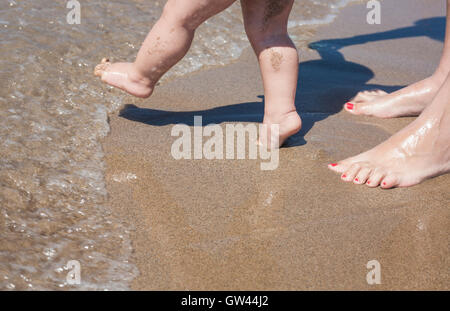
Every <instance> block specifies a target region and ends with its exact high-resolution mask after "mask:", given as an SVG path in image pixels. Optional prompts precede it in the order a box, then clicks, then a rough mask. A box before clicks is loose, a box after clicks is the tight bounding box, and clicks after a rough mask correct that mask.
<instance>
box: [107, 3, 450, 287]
mask: <svg viewBox="0 0 450 311" xmlns="http://www.w3.org/2000/svg"><path fill="white" fill-rule="evenodd" d="M444 5H445V3H444V1H440V0H439V1H438V0H430V1H423V0H403V1H399V0H395V1H394V0H385V1H383V3H382V24H381V25H368V24H367V23H366V13H367V9H366V8H365V5H361V4H355V5H351V6H349V7H347V8H345V9H343V10H342V12H341V14H340V15H339V17H338V18H337V19H336V20H335V22H334V23H333V24H330V25H325V26H322V27H320V28H319V29H318V30H317V34H316V37H315V38H314V42H315V43H313V44H312V45H311V47H312V48H313V49H311V50H310V51H308V52H306V53H303V54H302V55H301V64H300V84H299V91H298V94H297V103H296V104H297V107H298V109H299V111H300V112H301V115H302V118H303V121H304V127H303V130H302V131H301V132H300V133H299V134H298V135H296V136H295V137H293V138H291V139H290V140H289V141H288V146H287V147H286V148H283V149H281V150H280V166H279V168H278V169H277V170H274V171H261V170H260V167H259V164H260V162H259V161H258V160H204V159H203V160H180V161H177V160H174V159H173V157H172V156H171V146H172V143H173V142H174V141H175V139H176V138H175V137H171V135H170V134H171V129H172V127H173V125H174V124H177V123H186V124H188V125H192V123H193V116H194V115H202V116H203V122H204V124H207V123H211V122H214V123H220V124H221V126H222V127H224V126H225V124H227V123H232V122H236V121H238V122H260V121H261V120H262V113H263V103H262V97H261V96H262V94H263V90H262V83H261V79H260V75H259V69H258V67H257V62H256V59H255V57H254V55H253V54H252V51H250V50H246V51H245V52H244V53H243V55H242V56H241V58H240V59H239V60H238V61H236V62H235V63H233V64H231V65H229V66H226V67H220V68H213V69H210V70H207V71H202V72H199V73H196V74H191V75H189V76H187V77H184V78H180V79H176V80H173V81H170V82H167V83H165V84H163V85H161V86H160V87H158V89H157V90H156V91H155V93H154V95H153V96H152V97H151V98H150V99H147V100H137V99H132V98H129V99H127V100H128V104H129V105H128V106H126V107H125V108H124V109H123V110H122V111H121V112H120V113H118V114H115V115H111V116H110V125H111V133H110V135H109V136H108V137H107V138H106V139H105V140H104V141H103V149H104V151H105V154H106V157H105V160H106V163H107V175H106V182H107V189H108V193H109V204H110V205H111V206H112V207H113V209H114V212H115V213H117V214H118V215H120V216H121V217H122V218H123V220H124V222H126V223H128V224H131V225H132V226H133V227H134V229H135V230H134V232H133V234H132V238H133V243H132V244H133V248H134V254H133V258H132V260H133V261H135V262H136V264H137V265H138V267H139V270H140V276H139V277H138V278H136V279H135V280H134V282H133V284H132V286H133V288H134V289H137V290H143V289H145V290H310V289H318V290H331V289H340V290H350V289H356V290H377V289H394V290H400V289H427V290H428V289H441V290H442V289H447V290H448V289H449V284H450V282H449V280H450V278H449V267H450V259H449V258H450V256H449V255H450V254H449V245H450V243H449V234H448V230H449V228H450V218H449V209H448V207H449V205H450V204H449V203H450V192H449V189H450V188H449V187H450V175H446V176H441V177H438V178H435V179H432V180H429V181H427V182H425V183H423V184H421V185H418V186H416V187H412V188H408V189H393V190H388V191H386V190H381V189H369V188H367V187H365V186H356V185H353V184H347V183H343V182H341V180H340V178H339V176H338V175H336V174H334V173H333V172H331V171H329V170H328V169H327V164H328V163H330V162H332V161H335V160H339V159H342V158H345V157H348V156H351V155H355V154H357V153H359V152H362V151H365V150H367V149H369V148H371V147H373V146H375V145H376V144H378V143H380V142H382V141H383V140H385V139H387V138H388V137H389V136H390V135H391V134H392V133H394V132H396V131H398V130H399V129H401V128H402V127H404V126H405V125H406V124H408V123H409V122H411V121H412V120H413V119H412V118H402V119H395V120H380V119H375V118H370V117H356V116H351V115H349V114H347V113H345V112H344V111H341V107H342V105H343V104H344V103H345V101H346V100H347V99H349V98H351V97H352V96H353V95H354V94H355V93H356V92H357V91H359V90H361V89H365V88H369V89H370V88H374V87H379V88H382V89H384V90H387V91H392V90H394V89H396V88H398V87H401V86H403V85H407V84H409V83H412V82H414V81H417V80H419V79H422V78H424V77H426V76H427V75H429V74H431V73H432V72H433V70H434V67H435V66H436V65H437V63H438V61H439V57H440V53H441V50H442V40H443V31H444V28H443V27H444V21H445V19H444V14H445V11H444V9H445V7H444ZM113 92H116V91H115V90H114V91H113ZM374 259H375V260H378V261H379V262H380V264H381V278H382V279H381V282H382V284H381V285H373V286H370V285H368V284H367V282H366V274H367V273H368V271H369V270H368V269H367V268H366V265H367V262H368V261H370V260H374Z"/></svg>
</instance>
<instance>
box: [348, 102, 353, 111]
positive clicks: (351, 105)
mask: <svg viewBox="0 0 450 311" xmlns="http://www.w3.org/2000/svg"><path fill="white" fill-rule="evenodd" d="M346 105H347V109H348V110H353V107H354V105H353V104H352V103H347V104H346Z"/></svg>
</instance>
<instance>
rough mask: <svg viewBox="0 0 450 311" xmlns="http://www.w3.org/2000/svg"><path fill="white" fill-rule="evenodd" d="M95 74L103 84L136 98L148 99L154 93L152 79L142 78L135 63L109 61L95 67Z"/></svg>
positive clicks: (106, 60) (105, 60) (103, 61)
mask: <svg viewBox="0 0 450 311" xmlns="http://www.w3.org/2000/svg"><path fill="white" fill-rule="evenodd" d="M94 74H95V75H96V76H97V77H101V79H102V81H103V82H106V83H108V84H109V85H111V86H114V87H117V88H119V89H121V90H124V91H125V92H127V93H129V94H131V95H134V96H136V97H141V98H147V97H149V96H150V95H151V94H152V92H153V85H152V83H151V81H150V79H148V78H146V77H144V76H142V75H141V74H139V72H138V71H137V70H136V69H135V68H134V64H133V63H114V64H113V63H111V62H110V61H109V60H108V59H106V58H104V59H102V62H101V63H100V64H98V65H97V66H96V67H95V71H94Z"/></svg>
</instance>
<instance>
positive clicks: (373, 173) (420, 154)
mask: <svg viewBox="0 0 450 311" xmlns="http://www.w3.org/2000/svg"><path fill="white" fill-rule="evenodd" d="M444 123H445V122H443V121H442V116H436V115H434V116H426V117H422V116H421V117H419V118H418V119H416V120H415V121H414V122H413V123H411V124H410V125H409V126H407V127H406V128H404V129H403V130H402V131H400V132H398V133H397V134H395V135H394V136H392V137H391V138H390V139H388V140H387V141H385V142H384V143H382V144H380V145H378V146H377V147H375V148H373V149H371V150H369V151H367V152H364V153H362V154H360V155H358V156H356V157H352V158H349V159H346V160H344V161H341V162H339V163H334V164H330V165H329V168H330V169H331V170H333V171H336V172H339V173H341V174H342V175H341V178H342V180H344V181H347V182H351V181H353V182H354V183H355V184H359V185H362V184H366V185H367V186H369V187H378V186H380V185H381V187H382V188H385V189H387V188H393V187H409V186H413V185H416V184H419V183H421V182H422V181H424V180H425V179H428V178H431V177H434V176H438V175H442V174H445V173H447V172H450V149H449V148H448V145H449V141H450V136H449V133H450V125H449V124H444Z"/></svg>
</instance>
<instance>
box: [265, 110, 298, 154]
mask: <svg viewBox="0 0 450 311" xmlns="http://www.w3.org/2000/svg"><path fill="white" fill-rule="evenodd" d="M263 124H264V125H267V132H265V131H263V133H260V137H259V139H258V145H263V146H268V147H269V149H270V148H271V146H276V147H281V146H282V145H283V144H284V142H285V141H286V139H288V138H289V137H290V136H292V135H294V134H296V133H298V131H300V129H301V127H302V120H301V119H300V116H299V115H298V113H297V111H291V112H288V113H285V114H281V115H278V116H276V115H271V116H268V115H265V116H264V121H263ZM274 124H276V125H278V133H274V132H273V131H271V125H274ZM277 134H278V135H277ZM275 135H277V136H275Z"/></svg>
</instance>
